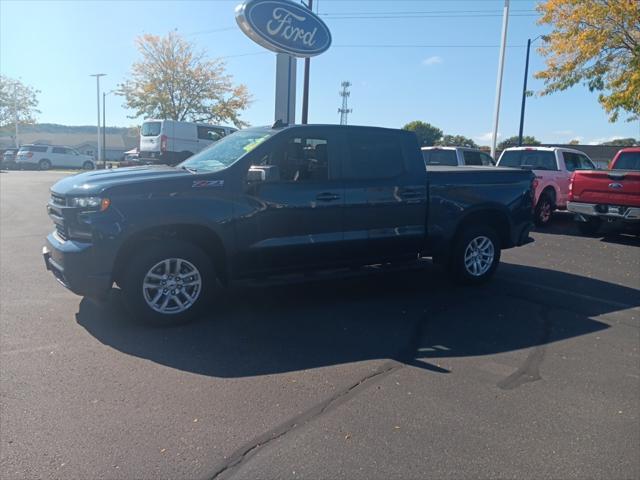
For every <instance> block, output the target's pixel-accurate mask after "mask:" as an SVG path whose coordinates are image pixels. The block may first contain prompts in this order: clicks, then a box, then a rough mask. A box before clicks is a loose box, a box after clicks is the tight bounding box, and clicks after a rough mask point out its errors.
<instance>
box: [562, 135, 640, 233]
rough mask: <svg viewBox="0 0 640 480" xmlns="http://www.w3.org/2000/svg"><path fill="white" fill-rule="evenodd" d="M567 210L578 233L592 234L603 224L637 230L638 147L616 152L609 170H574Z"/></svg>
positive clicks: (639, 211) (639, 194) (639, 212)
mask: <svg viewBox="0 0 640 480" xmlns="http://www.w3.org/2000/svg"><path fill="white" fill-rule="evenodd" d="M567 210H569V211H570V212H573V213H575V214H576V220H577V221H578V227H579V229H580V231H581V232H582V233H586V234H595V233H596V232H597V231H598V229H599V228H600V226H601V225H602V222H603V221H608V222H614V221H615V222H622V223H625V224H631V225H633V226H635V228H637V229H638V231H640V147H632V148H623V149H622V150H620V151H619V152H618V153H617V154H616V156H615V157H614V159H613V160H612V161H611V163H610V164H609V170H600V171H597V170H595V171H588V170H582V171H575V172H574V173H573V176H572V177H571V183H570V185H569V201H568V203H567Z"/></svg>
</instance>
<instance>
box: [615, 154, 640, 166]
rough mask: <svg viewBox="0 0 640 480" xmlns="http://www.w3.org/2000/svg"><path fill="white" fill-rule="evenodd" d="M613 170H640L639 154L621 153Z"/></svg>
mask: <svg viewBox="0 0 640 480" xmlns="http://www.w3.org/2000/svg"><path fill="white" fill-rule="evenodd" d="M613 169H614V170H640V152H622V153H621V154H620V156H619V157H618V160H616V163H615V164H614V165H613Z"/></svg>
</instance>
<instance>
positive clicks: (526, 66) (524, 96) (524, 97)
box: [518, 35, 542, 147]
mask: <svg viewBox="0 0 640 480" xmlns="http://www.w3.org/2000/svg"><path fill="white" fill-rule="evenodd" d="M541 36H542V35H538V36H537V37H536V38H534V39H533V40H531V39H528V40H527V58H526V60H525V62H524V84H523V86H522V106H521V107H520V130H519V131H518V146H519V147H520V146H522V132H523V130H524V107H525V103H526V101H527V77H528V76H529V51H530V50H531V44H532V43H533V42H535V41H536V40H537V39H539V38H540V37H541Z"/></svg>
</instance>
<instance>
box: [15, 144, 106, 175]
mask: <svg viewBox="0 0 640 480" xmlns="http://www.w3.org/2000/svg"><path fill="white" fill-rule="evenodd" d="M16 166H17V167H18V168H20V167H24V166H31V167H37V168H38V169H39V170H49V169H50V168H53V167H56V168H57V167H67V168H82V169H84V170H93V169H95V168H96V163H95V162H94V160H93V157H90V156H89V155H82V154H80V153H78V152H77V151H75V150H74V149H73V148H69V147H63V146H61V145H23V146H21V147H20V150H18V155H16Z"/></svg>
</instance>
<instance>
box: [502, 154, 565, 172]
mask: <svg viewBox="0 0 640 480" xmlns="http://www.w3.org/2000/svg"><path fill="white" fill-rule="evenodd" d="M499 165H500V166H501V167H516V168H518V167H521V168H530V169H532V170H557V169H558V166H557V165H556V156H555V154H554V153H553V152H549V151H545V150H509V151H506V152H504V153H503V154H502V157H500V162H499Z"/></svg>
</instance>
